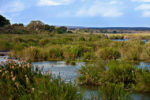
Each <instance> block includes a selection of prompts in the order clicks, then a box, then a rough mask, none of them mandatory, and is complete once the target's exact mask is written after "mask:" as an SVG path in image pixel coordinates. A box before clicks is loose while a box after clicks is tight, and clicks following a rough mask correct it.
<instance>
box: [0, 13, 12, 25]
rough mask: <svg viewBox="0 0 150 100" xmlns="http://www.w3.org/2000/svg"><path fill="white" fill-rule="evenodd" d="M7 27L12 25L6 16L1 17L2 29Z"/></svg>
mask: <svg viewBox="0 0 150 100" xmlns="http://www.w3.org/2000/svg"><path fill="white" fill-rule="evenodd" d="M5 25H10V22H9V20H8V19H6V18H5V17H4V16H2V15H0V27H3V26H5Z"/></svg>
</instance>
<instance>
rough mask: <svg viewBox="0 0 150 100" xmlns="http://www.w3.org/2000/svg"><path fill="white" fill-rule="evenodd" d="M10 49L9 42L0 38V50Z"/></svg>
mask: <svg viewBox="0 0 150 100" xmlns="http://www.w3.org/2000/svg"><path fill="white" fill-rule="evenodd" d="M10 49H12V44H11V43H9V42H7V41H4V40H0V51H9V50H10Z"/></svg>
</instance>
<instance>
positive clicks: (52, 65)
mask: <svg viewBox="0 0 150 100" xmlns="http://www.w3.org/2000/svg"><path fill="white" fill-rule="evenodd" d="M3 58H4V57H2V56H0V62H1V61H6V60H7V58H8V57H7V56H6V59H3ZM15 61H17V60H15ZM32 64H33V66H35V67H36V66H38V67H39V68H43V71H44V72H47V71H48V70H49V71H50V72H51V73H52V74H54V75H55V76H56V77H57V76H59V75H60V76H61V78H62V79H64V80H65V82H66V83H67V82H69V81H72V82H74V81H75V80H76V77H78V76H79V73H78V70H79V69H80V68H81V66H82V65H85V62H79V63H76V65H66V64H65V62H64V61H42V62H33V63H32ZM137 67H139V68H143V67H147V68H149V69H150V63H145V62H140V63H139V64H138V65H137ZM80 89H81V91H84V97H85V98H89V99H90V97H91V94H93V95H94V96H97V95H98V90H97V88H91V87H80ZM131 100H150V95H149V94H141V93H140V94H139V93H134V94H132V95H131Z"/></svg>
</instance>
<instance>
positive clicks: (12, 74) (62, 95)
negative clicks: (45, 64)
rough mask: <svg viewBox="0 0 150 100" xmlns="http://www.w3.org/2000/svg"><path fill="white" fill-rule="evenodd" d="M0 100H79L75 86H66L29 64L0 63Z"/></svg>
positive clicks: (58, 79)
mask: <svg viewBox="0 0 150 100" xmlns="http://www.w3.org/2000/svg"><path fill="white" fill-rule="evenodd" d="M0 89H1V91H0V98H1V99H3V100H8V99H9V100H80V99H81V95H80V93H77V92H78V88H77V86H76V85H74V84H72V83H68V84H66V83H65V82H64V81H63V80H61V78H59V77H58V78H55V77H53V76H52V75H51V74H50V73H49V72H47V73H45V74H42V72H41V71H40V70H38V69H37V68H36V70H35V71H34V70H33V66H32V65H31V64H30V63H26V62H22V63H21V64H18V63H16V62H14V61H6V62H1V65H0Z"/></svg>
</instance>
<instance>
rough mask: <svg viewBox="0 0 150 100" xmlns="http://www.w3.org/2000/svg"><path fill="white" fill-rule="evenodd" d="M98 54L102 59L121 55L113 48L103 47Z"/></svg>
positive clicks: (115, 57)
mask: <svg viewBox="0 0 150 100" xmlns="http://www.w3.org/2000/svg"><path fill="white" fill-rule="evenodd" d="M98 54H99V57H100V58H101V59H104V60H111V59H118V58H120V56H121V54H120V52H119V51H118V50H116V49H114V48H103V49H101V50H100V51H99V53H98Z"/></svg>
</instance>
